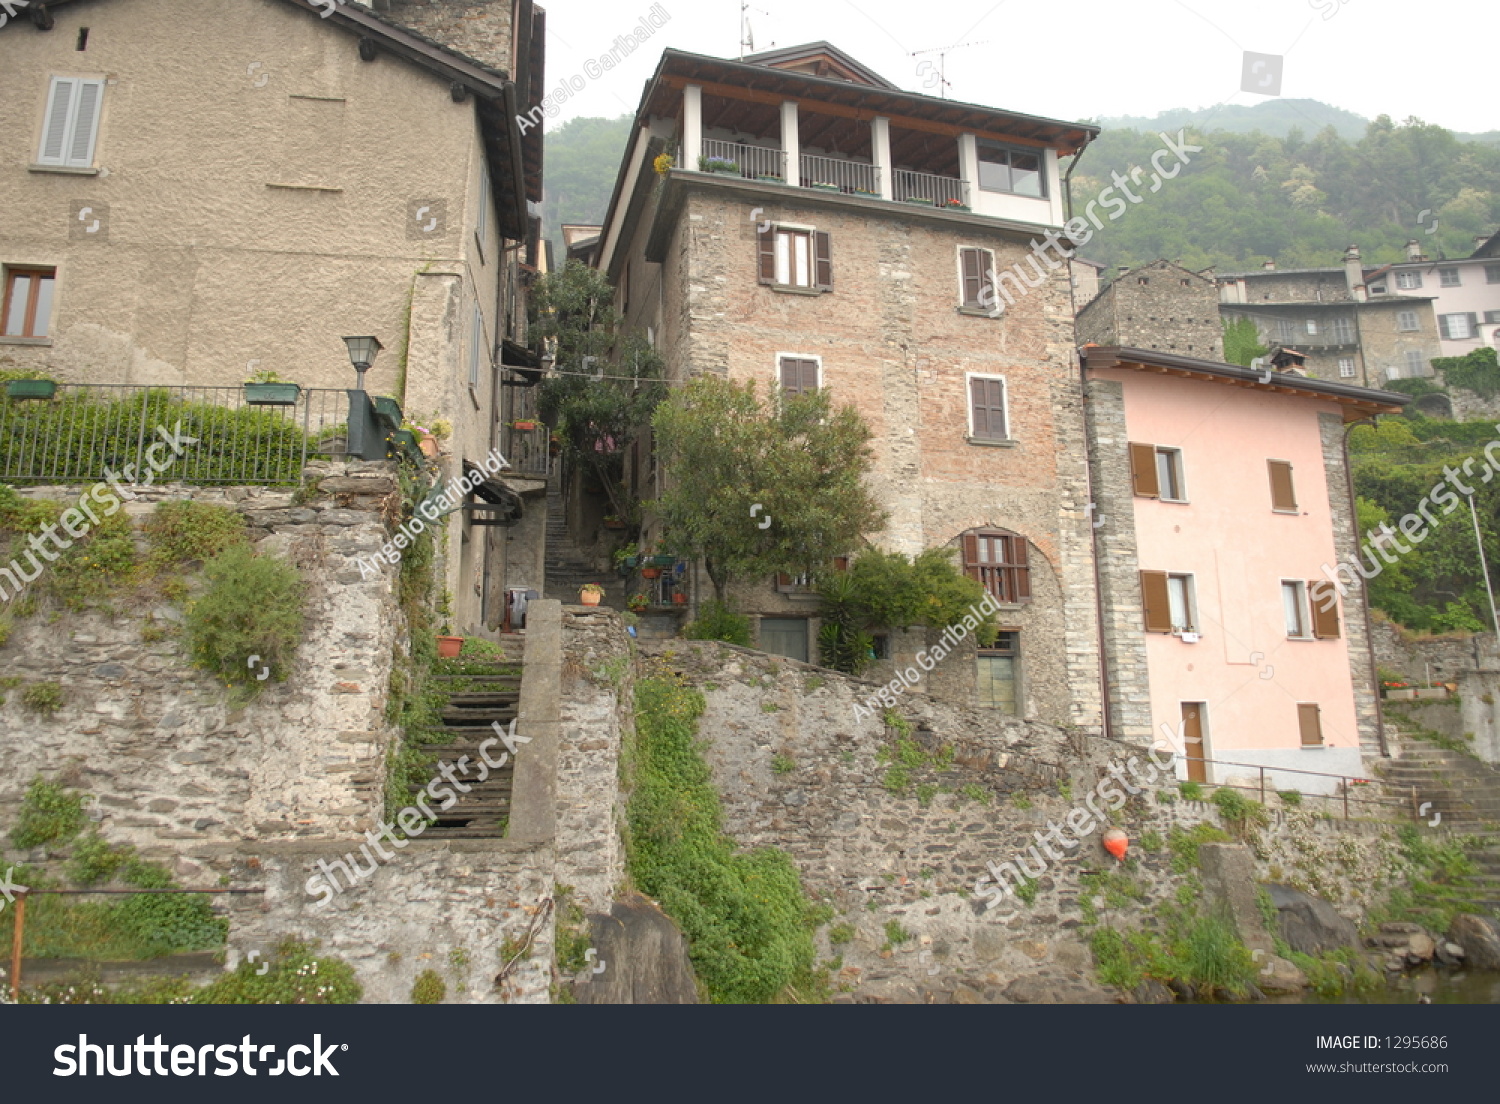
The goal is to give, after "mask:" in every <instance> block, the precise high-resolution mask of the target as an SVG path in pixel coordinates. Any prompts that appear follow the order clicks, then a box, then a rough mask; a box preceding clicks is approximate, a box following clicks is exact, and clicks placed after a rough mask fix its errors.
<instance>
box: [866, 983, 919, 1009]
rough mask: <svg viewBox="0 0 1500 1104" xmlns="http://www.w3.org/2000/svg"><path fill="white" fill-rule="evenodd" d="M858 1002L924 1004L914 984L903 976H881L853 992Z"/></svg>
mask: <svg viewBox="0 0 1500 1104" xmlns="http://www.w3.org/2000/svg"><path fill="white" fill-rule="evenodd" d="M854 996H855V999H856V1000H857V1001H858V1003H860V1004H924V1003H926V1002H924V1001H923V1000H922V994H921V993H920V992H919V991H918V990H917V987H916V985H914V984H913V983H912V982H910V981H907V980H906V979H905V978H882V979H881V980H879V981H872V982H870V983H869V984H868V985H864V986H861V987H860V989H859V991H858V992H857V993H855V994H854Z"/></svg>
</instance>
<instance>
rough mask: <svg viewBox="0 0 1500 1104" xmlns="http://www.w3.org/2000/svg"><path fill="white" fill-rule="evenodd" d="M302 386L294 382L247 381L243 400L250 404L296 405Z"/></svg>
mask: <svg viewBox="0 0 1500 1104" xmlns="http://www.w3.org/2000/svg"><path fill="white" fill-rule="evenodd" d="M301 394H302V387H301V386H300V385H299V384H295V383H247V384H245V402H246V403H248V404H249V405H250V406H296V405H297V397H298V396H299V395H301Z"/></svg>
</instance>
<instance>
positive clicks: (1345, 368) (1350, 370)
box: [1339, 357, 1354, 379]
mask: <svg viewBox="0 0 1500 1104" xmlns="http://www.w3.org/2000/svg"><path fill="white" fill-rule="evenodd" d="M1353 375H1354V358H1353V357H1339V378H1340V379H1348V378H1350V377H1351V376H1353Z"/></svg>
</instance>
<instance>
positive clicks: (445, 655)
mask: <svg viewBox="0 0 1500 1104" xmlns="http://www.w3.org/2000/svg"><path fill="white" fill-rule="evenodd" d="M437 644H438V658H439V659H456V658H458V653H459V652H460V651H462V650H463V646H464V638H463V637H461V636H440V637H438V638H437Z"/></svg>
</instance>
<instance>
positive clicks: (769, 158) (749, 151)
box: [691, 138, 786, 180]
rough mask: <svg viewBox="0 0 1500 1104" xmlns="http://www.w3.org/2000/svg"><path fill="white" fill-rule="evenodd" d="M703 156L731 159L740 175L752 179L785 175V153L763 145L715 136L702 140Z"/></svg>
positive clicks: (723, 159)
mask: <svg viewBox="0 0 1500 1104" xmlns="http://www.w3.org/2000/svg"><path fill="white" fill-rule="evenodd" d="M703 156H704V157H706V158H710V159H713V158H717V159H718V160H720V161H732V162H734V164H735V165H737V166H738V167H739V170H740V175H741V176H743V177H747V178H749V179H751V180H754V179H755V178H756V177H757V176H779V177H782V178H783V179H784V178H785V177H786V154H785V153H783V152H782V151H781V150H779V149H769V148H767V147H765V146H747V145H745V144H744V143H742V142H723V141H720V140H718V139H716V138H705V139H704V140H703ZM691 167H694V168H696V166H691Z"/></svg>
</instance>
